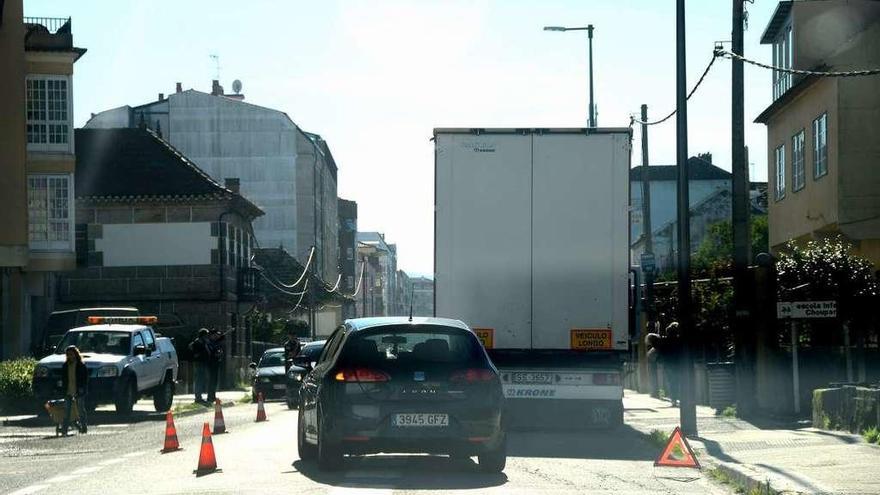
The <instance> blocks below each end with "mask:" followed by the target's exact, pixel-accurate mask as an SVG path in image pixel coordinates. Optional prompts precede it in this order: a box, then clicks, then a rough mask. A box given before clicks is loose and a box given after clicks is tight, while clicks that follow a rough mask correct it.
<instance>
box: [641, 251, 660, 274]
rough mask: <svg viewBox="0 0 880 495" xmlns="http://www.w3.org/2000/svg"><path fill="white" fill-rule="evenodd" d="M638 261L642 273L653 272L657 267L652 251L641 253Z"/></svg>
mask: <svg viewBox="0 0 880 495" xmlns="http://www.w3.org/2000/svg"><path fill="white" fill-rule="evenodd" d="M639 263H640V264H641V265H642V272H643V273H654V270H656V269H657V261H656V260H655V259H654V253H642V256H641V258H640V259H639Z"/></svg>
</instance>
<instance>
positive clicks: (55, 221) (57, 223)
mask: <svg viewBox="0 0 880 495" xmlns="http://www.w3.org/2000/svg"><path fill="white" fill-rule="evenodd" d="M72 197H73V190H72V179H71V176H70V175H29V176H28V240H29V241H30V247H31V248H32V249H35V250H51V251H61V250H63V251H69V250H71V249H72V246H73V244H72V243H71V239H72V236H71V232H72V230H73V215H72V214H71V212H70V206H71V203H72V201H71V199H72Z"/></svg>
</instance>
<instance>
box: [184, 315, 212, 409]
mask: <svg viewBox="0 0 880 495" xmlns="http://www.w3.org/2000/svg"><path fill="white" fill-rule="evenodd" d="M209 334H210V332H209V331H208V329H207V328H201V329H199V333H198V334H197V335H196V338H195V340H193V341H192V342H191V343H190V344H189V350H190V352H191V353H192V360H193V366H194V368H195V376H194V379H195V380H194V381H195V383H194V387H195V395H196V400H195V402H196V404H207V401H205V399H204V397H203V395H204V393H205V392H206V391H207V389H208V365H209V363H210V360H211V350H210V349H209V346H210V338H209Z"/></svg>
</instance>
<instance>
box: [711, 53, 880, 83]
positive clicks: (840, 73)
mask: <svg viewBox="0 0 880 495" xmlns="http://www.w3.org/2000/svg"><path fill="white" fill-rule="evenodd" d="M715 53H716V54H717V56H722V57H724V58H736V59H738V60H742V61H743V62H745V63H747V64H751V65H754V66H756V67H761V68H762V69H770V70H775V71H778V72H782V73H786V74H799V75H803V76H816V77H858V76H876V75H878V74H880V69H862V70H848V71H821V70H802V69H792V68H787V67H777V66H775V65H769V64H765V63H761V62H758V61H756V60H751V59H748V58H745V57H743V56H742V55H737V54H736V53H733V52H730V51H727V50H719V49H716V51H715Z"/></svg>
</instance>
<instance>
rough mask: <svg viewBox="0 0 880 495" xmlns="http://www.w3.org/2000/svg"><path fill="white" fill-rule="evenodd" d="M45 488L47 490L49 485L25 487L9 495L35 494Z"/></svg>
mask: <svg viewBox="0 0 880 495" xmlns="http://www.w3.org/2000/svg"><path fill="white" fill-rule="evenodd" d="M46 488H49V485H32V486H26V487H24V488H22V489H21V490H16V491H14V492H12V493H10V494H9V495H31V494H32V493H37V492H39V491H42V490H45V489H46Z"/></svg>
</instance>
